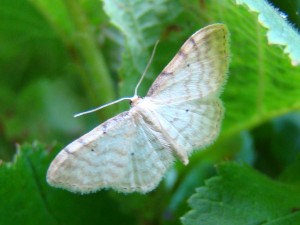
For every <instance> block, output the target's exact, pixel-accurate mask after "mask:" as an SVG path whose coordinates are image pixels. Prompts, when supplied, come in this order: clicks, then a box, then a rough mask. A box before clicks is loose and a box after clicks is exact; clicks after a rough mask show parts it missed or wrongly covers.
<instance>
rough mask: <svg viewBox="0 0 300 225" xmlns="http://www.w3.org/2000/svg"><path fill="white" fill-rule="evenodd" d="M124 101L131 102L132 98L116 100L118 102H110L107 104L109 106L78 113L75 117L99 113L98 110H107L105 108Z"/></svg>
mask: <svg viewBox="0 0 300 225" xmlns="http://www.w3.org/2000/svg"><path fill="white" fill-rule="evenodd" d="M124 100H131V98H129V97H125V98H120V99H118V100H116V101H113V102H109V103H107V104H105V105H101V106H99V107H97V108H95V109H91V110H88V111H85V112H81V113H77V114H75V115H74V117H78V116H82V115H85V114H88V113H92V112H95V111H97V110H100V109H103V108H105V107H107V106H110V105H113V104H116V103H118V102H121V101H124Z"/></svg>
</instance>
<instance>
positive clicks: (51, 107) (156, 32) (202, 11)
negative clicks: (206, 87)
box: [0, 0, 300, 225]
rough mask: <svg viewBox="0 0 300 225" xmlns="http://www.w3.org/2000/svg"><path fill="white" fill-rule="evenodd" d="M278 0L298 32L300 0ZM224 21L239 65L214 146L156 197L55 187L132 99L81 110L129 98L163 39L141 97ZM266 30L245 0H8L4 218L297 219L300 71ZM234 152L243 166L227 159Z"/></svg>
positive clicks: (172, 174)
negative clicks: (85, 144) (88, 139)
mask: <svg viewBox="0 0 300 225" xmlns="http://www.w3.org/2000/svg"><path fill="white" fill-rule="evenodd" d="M249 2H251V1H249ZM273 3H274V4H275V5H276V7H279V8H280V9H281V10H283V12H284V13H286V14H287V15H288V17H287V19H289V21H290V23H291V24H294V25H295V26H298V27H299V24H300V22H299V21H300V19H299V18H300V17H299V12H300V1H299V0H287V1H284V2H282V1H277V0H273ZM273 14H274V15H275V12H273V11H271V12H270V13H269V14H268V16H270V17H271V18H272V16H273ZM217 22H222V23H225V24H226V25H227V26H228V29H229V31H230V33H231V65H230V72H229V80H228V83H227V85H226V86H225V88H224V93H223V95H222V99H223V100H224V105H225V108H226V115H225V119H224V123H223V128H222V132H221V134H220V137H219V139H218V140H217V141H216V143H214V144H213V145H212V146H211V147H210V148H208V149H205V150H204V151H198V152H196V153H194V154H193V155H192V157H191V160H190V164H189V165H188V166H186V167H185V166H183V165H182V164H181V163H180V162H178V163H176V165H175V166H174V167H173V168H171V169H170V171H169V173H168V174H166V176H165V178H164V180H163V182H162V183H161V184H160V186H159V187H158V188H157V189H156V190H154V191H153V192H151V193H149V194H146V195H140V194H128V195H124V194H121V193H116V192H113V191H110V190H102V191H99V192H98V193H96V194H90V195H84V196H81V195H76V194H72V193H68V192H67V191H64V190H58V189H55V188H52V187H50V186H49V185H48V184H47V183H46V181H45V174H46V170H47V168H48V166H49V163H50V162H51V160H52V159H53V158H54V156H55V155H56V154H57V152H58V151H59V150H60V149H61V148H62V147H63V146H64V145H66V144H67V143H69V142H70V141H72V140H73V139H75V138H77V137H79V136H81V135H82V134H84V133H86V132H87V131H88V130H90V129H91V128H93V127H95V126H97V125H98V124H100V123H101V122H103V121H104V120H105V119H107V118H109V117H111V116H113V115H116V114H117V113H118V112H121V111H123V110H125V109H128V107H129V106H128V104H127V103H126V102H125V103H121V104H119V105H114V106H111V107H109V108H106V109H104V110H101V111H99V112H97V113H94V114H90V115H88V116H85V117H80V118H76V119H74V118H73V115H74V114H75V113H77V112H80V111H83V110H86V109H88V108H92V107H94V106H97V105H101V104H104V103H107V102H109V101H112V100H114V99H116V98H118V97H124V96H131V95H132V94H133V90H134V87H135V85H136V83H137V81H138V79H139V77H140V76H141V74H142V72H143V70H144V68H145V65H146V63H147V61H148V59H149V56H150V54H151V51H152V48H153V45H154V43H155V42H156V41H157V40H158V39H159V40H160V44H159V46H158V49H157V52H156V55H155V58H154V61H153V63H152V65H151V68H150V70H149V72H148V73H147V76H146V78H145V80H144V81H143V83H142V86H141V88H140V90H139V94H140V95H141V96H143V95H144V94H145V93H146V91H147V90H148V88H149V86H150V85H151V83H152V82H153V80H154V79H155V78H156V76H157V75H158V74H159V72H160V71H161V70H162V69H163V67H164V66H165V65H166V64H167V63H168V62H169V61H170V60H171V59H172V57H173V56H174V55H175V53H176V52H177V50H178V49H179V47H180V46H181V45H182V43H183V42H184V41H185V40H186V39H187V38H188V37H189V36H190V35H191V34H192V33H194V32H195V31H196V30H198V29H200V28H201V27H204V26H205V25H208V24H212V23H217ZM282 23H283V24H284V26H287V27H288V28H290V27H289V25H288V24H287V23H285V21H284V20H283V22H282ZM272 29H274V31H277V33H278V30H276V27H275V28H272ZM267 32H268V30H267V29H266V28H265V27H264V26H262V24H261V23H259V22H258V13H256V12H253V11H249V9H248V7H247V6H246V5H237V4H236V1H234V0H228V1H221V0H207V1H196V0H190V1H179V0H176V1H173V0H146V1H140V0H125V1H124V0H114V1H111V0H103V1H98V0H75V1H74V0H51V1H50V0H31V1H28V0H18V1H9V0H2V1H1V5H0V43H1V44H0V74H1V80H0V134H1V135H0V225H2V224H3V225H6V224H90V225H92V224H181V220H180V217H182V216H183V219H182V221H183V223H184V224H189V225H190V224H200V222H201V224H222V225H224V224H262V223H265V224H299V212H300V210H299V209H300V202H299V201H300V200H299V192H300V191H299V190H300V186H299V185H300V182H299V181H300V175H299V168H300V160H299V159H300V156H299V152H300V138H299V137H300V122H299V121H300V114H299V109H300V67H299V66H297V67H295V66H292V64H291V59H290V58H289V56H288V55H287V54H285V53H284V47H282V46H279V45H269V44H268V39H267V36H266V34H267ZM283 36H284V35H283ZM296 38H298V39H299V35H298V36H297V37H296ZM288 45H289V46H290V47H291V48H294V49H295V48H296V50H298V51H299V49H297V48H300V47H299V46H300V45H299V46H298V45H297V44H295V43H294V42H293V41H291V42H288ZM24 143H27V144H24ZM29 143H30V144H29ZM41 143H43V144H41ZM229 160H230V161H236V162H239V163H240V164H237V163H230V162H227V163H221V162H222V161H229ZM241 162H242V163H241ZM245 163H247V164H248V165H245ZM215 164H219V166H218V174H216V172H215V168H214V165H215ZM263 174H264V175H263ZM208 178H209V180H208V181H207V182H205V180H207V179H208ZM197 187H201V188H200V189H197V192H196V194H194V195H193V193H195V188H197ZM190 196H192V197H191V198H190ZM189 198H190V200H189V204H190V206H189V205H188V203H187V200H188V199H189ZM242 203H243V204H242ZM274 205H275V206H278V207H274ZM279 206H280V207H279ZM190 207H192V210H191V211H190V212H188V211H189V210H190ZM262 209H264V210H262ZM187 212H188V213H187Z"/></svg>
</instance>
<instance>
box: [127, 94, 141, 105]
mask: <svg viewBox="0 0 300 225" xmlns="http://www.w3.org/2000/svg"><path fill="white" fill-rule="evenodd" d="M141 99H142V98H141V97H139V96H137V95H135V96H133V97H132V98H131V99H130V106H131V107H133V106H136V105H137V104H138V103H139V101H140V100H141Z"/></svg>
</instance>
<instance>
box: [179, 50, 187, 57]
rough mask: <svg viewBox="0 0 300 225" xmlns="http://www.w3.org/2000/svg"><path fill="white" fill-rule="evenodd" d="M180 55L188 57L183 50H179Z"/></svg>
mask: <svg viewBox="0 0 300 225" xmlns="http://www.w3.org/2000/svg"><path fill="white" fill-rule="evenodd" d="M178 55H180V56H182V57H186V54H185V52H184V51H183V50H182V49H180V50H179V52H178Z"/></svg>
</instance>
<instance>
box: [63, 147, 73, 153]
mask: <svg viewBox="0 0 300 225" xmlns="http://www.w3.org/2000/svg"><path fill="white" fill-rule="evenodd" d="M64 151H65V152H66V153H68V154H72V153H71V152H70V151H69V149H68V148H64Z"/></svg>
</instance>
